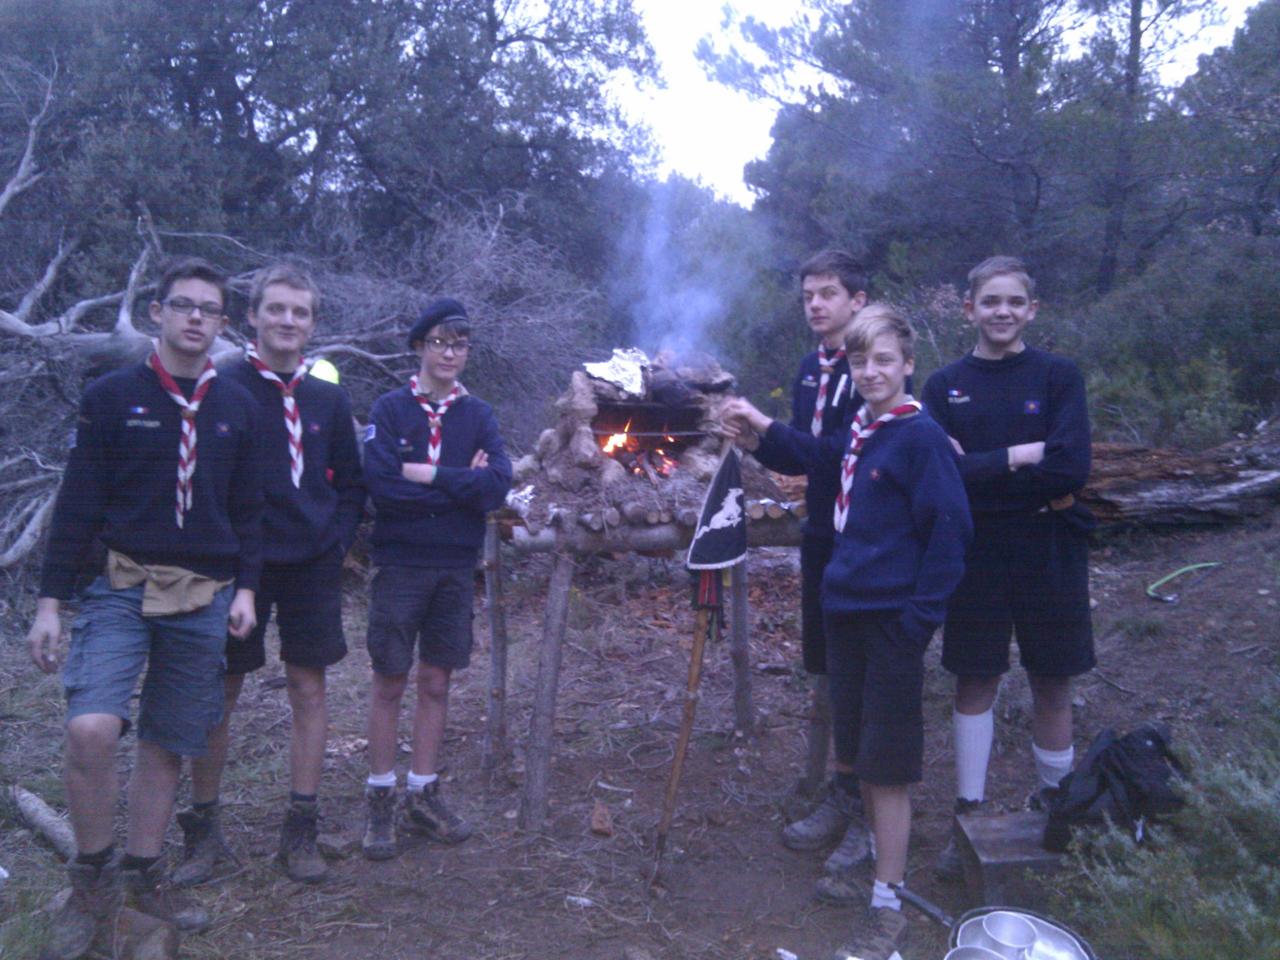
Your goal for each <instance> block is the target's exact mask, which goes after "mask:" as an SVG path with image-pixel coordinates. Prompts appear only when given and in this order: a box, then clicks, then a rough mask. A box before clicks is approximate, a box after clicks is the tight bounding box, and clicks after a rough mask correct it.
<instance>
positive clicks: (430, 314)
mask: <svg viewBox="0 0 1280 960" xmlns="http://www.w3.org/2000/svg"><path fill="white" fill-rule="evenodd" d="M467 319H469V318H468V317H467V308H466V307H464V306H463V305H462V304H461V303H459V302H458V301H457V300H454V299H453V298H452V297H440V298H439V299H437V300H432V301H431V302H430V303H428V304H427V305H426V306H425V307H423V308H422V313H420V314H418V322H417V323H415V324H414V325H413V326H412V327H411V328H410V330H409V349H410V350H412V349H413V345H414V344H415V343H417V342H418V341H419V340H425V339H426V338H427V334H428V333H430V332H431V330H432V328H433V327H436V326H438V325H439V324H442V323H444V322H445V321H446V320H467Z"/></svg>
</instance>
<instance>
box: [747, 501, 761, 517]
mask: <svg viewBox="0 0 1280 960" xmlns="http://www.w3.org/2000/svg"><path fill="white" fill-rule="evenodd" d="M747 518H748V519H750V520H763V519H764V504H763V503H761V502H760V501H759V500H749V501H747Z"/></svg>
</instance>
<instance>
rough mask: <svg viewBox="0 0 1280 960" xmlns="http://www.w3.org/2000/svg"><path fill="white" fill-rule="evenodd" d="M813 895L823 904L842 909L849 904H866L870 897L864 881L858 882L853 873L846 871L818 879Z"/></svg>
mask: <svg viewBox="0 0 1280 960" xmlns="http://www.w3.org/2000/svg"><path fill="white" fill-rule="evenodd" d="M813 895H814V896H815V897H817V898H818V899H819V900H821V901H822V902H823V903H831V904H835V905H836V906H840V907H844V906H848V905H849V904H851V903H866V902H867V900H869V899H870V897H871V888H870V886H869V885H868V884H867V883H866V882H865V881H860V880H858V879H857V878H856V877H855V876H854V871H852V870H846V871H845V872H844V873H834V874H828V875H827V876H825V877H819V878H818V882H817V883H816V884H815V885H814V888H813Z"/></svg>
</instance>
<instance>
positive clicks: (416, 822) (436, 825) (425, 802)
mask: <svg viewBox="0 0 1280 960" xmlns="http://www.w3.org/2000/svg"><path fill="white" fill-rule="evenodd" d="M404 814H405V826H406V827H408V828H409V829H410V830H413V831H414V832H416V833H422V834H425V835H426V836H428V837H430V838H431V839H432V840H435V841H437V842H438V843H461V842H462V841H463V840H465V839H467V837H469V836H471V824H469V823H467V821H466V820H463V819H462V818H461V817H460V816H458V815H457V814H456V813H454V812H453V811H452V810H450V809H449V807H448V806H447V805H446V804H445V802H444V797H442V796H440V781H439V780H435V781H433V782H431V783H429V784H427V785H426V786H425V787H423V788H422V790H406V791H405V794H404Z"/></svg>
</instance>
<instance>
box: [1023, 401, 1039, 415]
mask: <svg viewBox="0 0 1280 960" xmlns="http://www.w3.org/2000/svg"><path fill="white" fill-rule="evenodd" d="M1022 412H1023V413H1039V412H1040V401H1039V400H1027V401H1026V402H1025V403H1023V404H1022Z"/></svg>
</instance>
